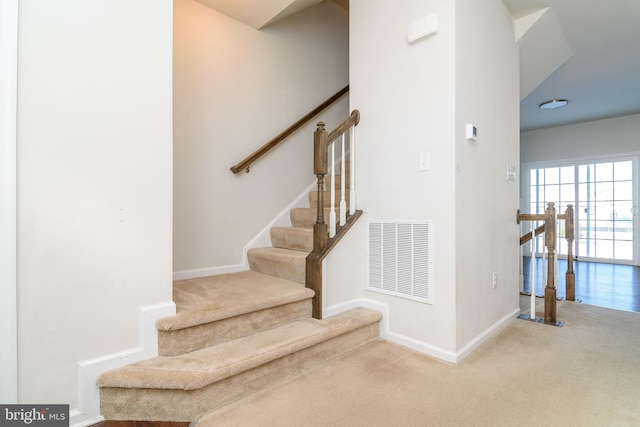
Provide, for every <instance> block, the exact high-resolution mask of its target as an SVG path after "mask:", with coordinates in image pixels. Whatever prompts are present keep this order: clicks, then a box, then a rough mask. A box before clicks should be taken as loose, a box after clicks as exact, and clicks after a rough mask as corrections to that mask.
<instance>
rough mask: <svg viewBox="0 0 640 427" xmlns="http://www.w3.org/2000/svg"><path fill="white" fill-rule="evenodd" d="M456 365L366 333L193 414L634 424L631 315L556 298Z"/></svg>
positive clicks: (638, 381) (634, 317)
mask: <svg viewBox="0 0 640 427" xmlns="http://www.w3.org/2000/svg"><path fill="white" fill-rule="evenodd" d="M558 317H559V320H562V321H564V322H565V324H564V326H563V327H561V328H558V327H554V326H548V325H544V324H540V323H535V322H531V321H526V320H520V319H513V320H512V321H511V323H510V325H509V327H508V328H507V329H505V330H504V331H503V332H502V333H500V334H499V335H498V336H496V337H494V338H493V339H492V340H490V341H489V342H488V343H486V344H485V345H483V346H482V347H481V348H480V349H478V350H477V351H476V352H474V353H473V354H472V355H471V356H469V357H468V358H467V359H465V360H464V361H463V362H462V363H460V364H459V365H455V366H454V365H450V364H447V363H443V362H440V361H437V360H433V359H431V358H429V357H426V356H424V355H422V354H419V353H416V352H414V351H411V350H408V349H406V348H403V347H400V346H397V345H394V344H391V343H388V342H385V341H382V340H376V341H374V342H371V343H368V344H366V345H364V346H362V347H360V348H358V349H356V350H354V351H351V352H349V353H346V354H344V355H342V356H340V357H338V358H336V359H334V360H331V361H329V362H327V363H325V364H323V365H320V366H318V367H316V368H314V369H313V370H311V371H308V372H306V373H304V374H302V375H300V376H297V377H295V378H293V379H291V380H288V381H286V382H284V383H282V384H279V385H276V386H274V387H271V388H269V389H266V390H264V391H261V392H259V393H257V394H255V395H253V396H250V397H248V398H246V399H243V400H241V401H238V402H236V403H234V404H232V405H229V406H227V407H224V408H222V409H219V410H216V411H212V412H210V413H209V414H207V415H205V416H204V417H202V418H201V419H200V420H199V421H198V422H197V423H196V424H195V425H196V427H213V426H216V427H219V426H296V427H301V426H393V425H395V426H637V425H640V314H639V313H630V312H624V311H616V310H610V309H604V308H599V307H594V306H589V305H583V304H579V303H574V302H566V301H565V302H559V303H558Z"/></svg>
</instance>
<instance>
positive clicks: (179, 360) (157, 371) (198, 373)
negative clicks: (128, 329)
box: [98, 308, 382, 390]
mask: <svg viewBox="0 0 640 427" xmlns="http://www.w3.org/2000/svg"><path fill="white" fill-rule="evenodd" d="M381 318H382V315H381V314H380V313H379V312H377V311H373V310H369V309H366V308H356V309H353V310H350V311H347V312H345V313H341V314H339V315H336V316H333V317H330V318H327V319H324V320H317V319H313V318H310V319H305V320H300V321H297V322H293V323H290V324H287V325H284V326H280V327H278V328H275V329H271V330H268V331H264V332H260V333H257V334H254V335H251V336H248V337H244V338H239V339H237V340H234V341H230V342H226V343H223V344H218V345H215V346H211V347H207V348H205V349H201V350H196V351H193V352H191V353H187V354H183V355H179V356H158V357H155V358H152V359H147V360H144V361H141V362H137V363H133V364H131V365H127V366H125V367H123V368H119V369H115V370H112V371H108V372H105V373H103V374H101V375H100V376H99V377H98V385H99V386H100V387H121V388H163V389H179V390H196V389H199V388H202V387H205V386H207V385H209V384H212V383H215V382H216V381H220V380H223V379H225V378H228V377H230V376H233V375H236V374H238V373H240V372H243V371H246V370H249V369H252V368H255V367H257V366H260V365H262V364H265V363H268V362H270V361H272V360H275V359H278V358H280V357H283V356H286V355H288V354H291V353H294V352H296V351H299V350H302V349H305V348H308V347H311V346H313V345H315V344H318V343H321V342H323V341H327V340H329V339H331V338H334V337H337V336H339V335H342V334H345V333H347V332H351V331H354V330H356V329H358V328H361V327H363V326H366V325H369V324H372V323H375V322H378V321H379V320H380V319H381Z"/></svg>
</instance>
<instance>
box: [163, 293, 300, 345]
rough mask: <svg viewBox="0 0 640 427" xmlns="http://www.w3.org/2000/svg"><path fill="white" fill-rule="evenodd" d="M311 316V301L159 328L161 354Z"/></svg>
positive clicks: (218, 341) (229, 338)
mask: <svg viewBox="0 0 640 427" xmlns="http://www.w3.org/2000/svg"><path fill="white" fill-rule="evenodd" d="M310 316H311V300H310V299H307V300H303V301H297V302H293V303H290V304H284V305H281V306H277V307H273V308H269V309H266V310H260V311H254V312H251V313H247V314H244V315H240V316H235V317H232V318H228V319H223V320H219V321H216V322H211V323H207V324H203V325H197V326H192V327H189V328H184V329H178V330H173V331H158V355H160V356H177V355H179V354H184V353H188V352H191V351H195V350H199V349H202V348H206V347H209V346H212V345H216V344H220V343H223V342H227V341H231V340H235V339H238V338H242V337H245V336H248V335H251V334H255V333H259V332H262V331H266V330H269V329H273V328H276V327H278V326H281V325H285V324H287V323H290V322H295V321H297V320H302V319H306V318H308V317H310Z"/></svg>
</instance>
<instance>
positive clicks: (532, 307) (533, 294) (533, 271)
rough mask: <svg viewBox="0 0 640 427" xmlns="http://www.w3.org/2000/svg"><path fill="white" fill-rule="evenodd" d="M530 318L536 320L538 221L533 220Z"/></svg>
mask: <svg viewBox="0 0 640 427" xmlns="http://www.w3.org/2000/svg"><path fill="white" fill-rule="evenodd" d="M529 309H530V310H531V311H530V314H529V318H530V319H531V320H536V223H535V222H531V305H530V308H529Z"/></svg>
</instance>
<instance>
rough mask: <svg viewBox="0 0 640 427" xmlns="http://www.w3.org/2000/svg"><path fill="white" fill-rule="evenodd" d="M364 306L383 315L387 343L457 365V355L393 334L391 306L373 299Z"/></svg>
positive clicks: (368, 300) (364, 300)
mask: <svg viewBox="0 0 640 427" xmlns="http://www.w3.org/2000/svg"><path fill="white" fill-rule="evenodd" d="M362 306H363V307H367V308H370V309H372V310H377V311H379V312H381V313H382V321H381V322H380V336H381V337H382V338H384V339H385V340H387V341H390V342H392V343H395V344H398V345H401V346H403V347H407V348H410V349H412V350H415V351H418V352H420V353H424V354H427V355H429V356H432V357H435V358H436V359H440V360H444V361H446V362H451V363H456V354H455V353H453V352H450V351H447V350H443V349H441V348H439V347H436V346H433V345H431V344H428V343H426V342H424V341H420V340H417V339H415V338H411V337H408V336H406V335H402V334H398V333H396V332H392V331H391V329H390V326H389V323H390V320H391V319H390V315H389V304H387V303H383V302H380V301H376V300H372V299H363V300H362Z"/></svg>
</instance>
